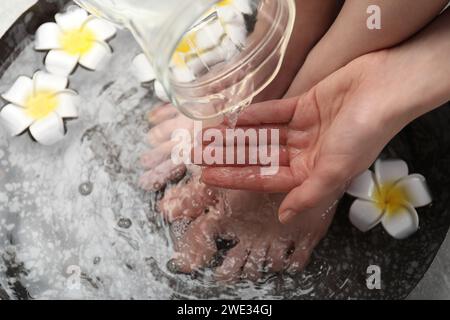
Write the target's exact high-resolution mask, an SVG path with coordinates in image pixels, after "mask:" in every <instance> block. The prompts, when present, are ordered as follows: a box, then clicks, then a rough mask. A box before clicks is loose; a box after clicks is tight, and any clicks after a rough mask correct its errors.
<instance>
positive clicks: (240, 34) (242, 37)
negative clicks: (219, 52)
mask: <svg viewBox="0 0 450 320" xmlns="http://www.w3.org/2000/svg"><path fill="white" fill-rule="evenodd" d="M225 30H226V32H227V35H228V37H230V39H231V41H233V43H234V44H235V45H237V46H239V47H243V46H245V44H246V42H247V28H246V27H245V22H243V23H242V24H241V23H240V24H227V25H226V26H225Z"/></svg>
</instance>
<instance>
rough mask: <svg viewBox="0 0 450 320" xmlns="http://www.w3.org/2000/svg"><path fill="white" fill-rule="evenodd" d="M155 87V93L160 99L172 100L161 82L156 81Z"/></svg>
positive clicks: (164, 100)
mask: <svg viewBox="0 0 450 320" xmlns="http://www.w3.org/2000/svg"><path fill="white" fill-rule="evenodd" d="M154 89H155V95H156V96H157V97H158V99H159V100H161V101H163V102H170V100H169V97H168V95H167V93H166V90H165V89H164V87H163V86H162V84H161V82H159V81H155V84H154Z"/></svg>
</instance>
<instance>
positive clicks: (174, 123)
mask: <svg viewBox="0 0 450 320" xmlns="http://www.w3.org/2000/svg"><path fill="white" fill-rule="evenodd" d="M192 124H193V122H192V120H190V119H188V118H186V117H184V116H181V115H180V116H177V117H175V118H173V119H170V120H167V121H164V122H162V123H160V124H158V125H157V126H155V127H153V128H152V129H151V130H150V132H149V133H148V141H149V143H150V144H151V145H153V146H157V145H160V144H161V143H163V142H166V141H169V140H171V137H172V133H173V132H174V131H175V130H178V129H186V130H189V133H191V132H190V130H191V128H192Z"/></svg>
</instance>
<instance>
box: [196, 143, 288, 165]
mask: <svg viewBox="0 0 450 320" xmlns="http://www.w3.org/2000/svg"><path fill="white" fill-rule="evenodd" d="M289 157H290V154H289V152H288V149H287V147H285V146H278V145H276V146H235V147H221V146H219V147H216V146H205V147H203V150H199V149H197V150H196V149H193V150H192V151H191V161H192V163H194V164H195V165H198V166H205V167H229V168H231V167H250V166H260V167H266V168H267V167H270V166H272V167H276V168H278V167H280V166H282V167H288V166H289Z"/></svg>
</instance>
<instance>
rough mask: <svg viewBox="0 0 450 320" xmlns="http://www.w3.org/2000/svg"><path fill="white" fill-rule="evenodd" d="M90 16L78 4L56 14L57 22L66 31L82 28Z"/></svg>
mask: <svg viewBox="0 0 450 320" xmlns="http://www.w3.org/2000/svg"><path fill="white" fill-rule="evenodd" d="M87 18H88V13H87V12H86V11H85V10H83V9H81V8H80V7H78V6H71V7H69V8H68V9H67V11H66V12H64V13H57V14H56V15H55V20H56V23H57V24H58V25H59V26H60V27H61V29H63V30H64V31H70V30H74V29H80V28H81V26H82V25H83V24H84V22H85V21H86V20H87Z"/></svg>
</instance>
